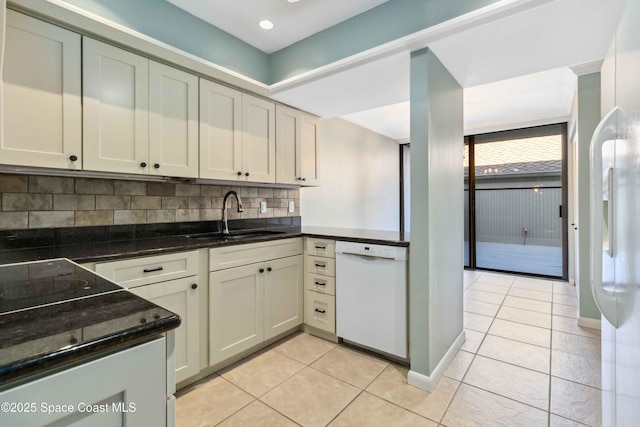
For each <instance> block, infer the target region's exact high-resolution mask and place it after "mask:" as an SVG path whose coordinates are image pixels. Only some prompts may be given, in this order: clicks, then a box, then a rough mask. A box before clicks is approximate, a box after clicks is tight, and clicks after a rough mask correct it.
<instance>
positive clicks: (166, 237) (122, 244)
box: [0, 217, 301, 264]
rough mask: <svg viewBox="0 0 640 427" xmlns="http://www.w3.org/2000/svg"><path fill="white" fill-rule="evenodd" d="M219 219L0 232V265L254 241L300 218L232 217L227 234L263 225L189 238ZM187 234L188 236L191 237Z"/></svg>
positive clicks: (291, 233) (290, 229)
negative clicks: (219, 235) (219, 236)
mask: <svg viewBox="0 0 640 427" xmlns="http://www.w3.org/2000/svg"><path fill="white" fill-rule="evenodd" d="M218 227H219V224H218V221H202V222H192V223H169V224H144V225H129V226H104V227H75V228H58V229H40V230H18V231H11V230H7V231H2V232H0V264H9V263H16V262H26V261H36V260H43V259H53V258H68V259H70V260H72V261H75V262H77V263H88V262H101V261H107V260H113V259H118V258H130V257H137V256H149V255H157V254H161V253H168V252H179V251H188V250H193V249H200V248H213V247H217V246H225V245H235V244H246V243H255V242H261V241H268V240H276V239H286V238H291V237H299V236H301V233H300V217H287V218H269V219H263V220H231V221H229V229H230V230H231V232H232V233H237V234H242V233H246V232H247V231H248V230H265V231H268V232H269V233H268V234H265V235H260V234H251V235H246V236H242V237H243V238H242V239H228V240H216V239H207V238H206V237H203V238H194V237H197V236H201V235H205V236H206V234H207V233H209V234H211V233H215V232H216V231H217V230H218V229H219V228H218ZM190 236H191V237H190Z"/></svg>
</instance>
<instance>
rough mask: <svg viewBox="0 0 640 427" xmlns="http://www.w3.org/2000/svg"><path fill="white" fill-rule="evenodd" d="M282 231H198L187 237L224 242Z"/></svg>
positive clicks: (275, 233) (280, 232) (270, 234)
mask: <svg viewBox="0 0 640 427" xmlns="http://www.w3.org/2000/svg"><path fill="white" fill-rule="evenodd" d="M282 233H284V231H276V230H239V231H235V232H234V231H232V232H230V233H229V234H222V233H220V232H215V233H199V234H189V235H187V237H188V238H190V239H194V240H207V241H211V242H224V241H228V240H243V239H250V238H255V237H261V236H272V235H277V234H282Z"/></svg>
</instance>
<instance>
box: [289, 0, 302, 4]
mask: <svg viewBox="0 0 640 427" xmlns="http://www.w3.org/2000/svg"><path fill="white" fill-rule="evenodd" d="M287 1H288V2H289V3H297V2H299V1H300V0H287Z"/></svg>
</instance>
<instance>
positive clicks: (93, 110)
mask: <svg viewBox="0 0 640 427" xmlns="http://www.w3.org/2000/svg"><path fill="white" fill-rule="evenodd" d="M82 52H83V78H84V80H83V81H84V93H83V97H82V99H83V105H84V106H83V113H84V128H83V143H84V168H85V169H88V170H96V171H107V172H122V173H133V174H148V173H149V166H150V165H149V162H150V160H149V60H147V59H146V58H143V57H141V56H139V55H136V54H134V53H131V52H127V51H125V50H122V49H118V48H117V47H114V46H111V45H108V44H106V43H102V42H98V41H96V40H92V39H90V38H87V37H85V38H84V39H83V48H82Z"/></svg>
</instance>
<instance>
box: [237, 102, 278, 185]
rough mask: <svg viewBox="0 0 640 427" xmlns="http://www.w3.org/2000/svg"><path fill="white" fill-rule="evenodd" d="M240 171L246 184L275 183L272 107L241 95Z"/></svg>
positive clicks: (274, 107)
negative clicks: (245, 179) (241, 169)
mask: <svg viewBox="0 0 640 427" xmlns="http://www.w3.org/2000/svg"><path fill="white" fill-rule="evenodd" d="M242 168H243V173H244V175H245V177H246V178H247V181H254V182H270V183H274V182H276V106H275V104H274V103H273V102H269V101H265V100H264V99H260V98H256V97H255V96H251V95H247V94H246V93H243V94H242Z"/></svg>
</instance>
